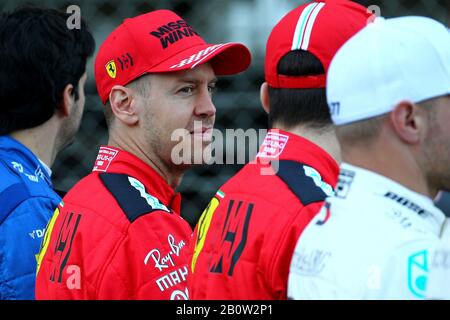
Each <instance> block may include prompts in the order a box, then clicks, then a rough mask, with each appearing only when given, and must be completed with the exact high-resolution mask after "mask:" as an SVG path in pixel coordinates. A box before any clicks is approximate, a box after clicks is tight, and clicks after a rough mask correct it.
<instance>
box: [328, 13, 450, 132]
mask: <svg viewBox="0 0 450 320" xmlns="http://www.w3.org/2000/svg"><path fill="white" fill-rule="evenodd" d="M447 94H450V32H449V29H447V27H445V26H444V25H443V24H441V23H439V22H437V21H435V20H433V19H430V18H425V17H402V18H393V19H383V18H377V19H376V20H375V22H373V23H371V24H370V25H368V26H367V27H365V28H363V29H362V30H361V31H359V32H358V33H357V34H356V35H354V36H353V37H352V38H350V40H348V41H347V42H346V43H345V44H344V45H343V46H342V47H341V48H340V49H339V50H338V52H337V53H336V55H335V57H334V58H333V60H332V61H331V65H330V68H329V70H328V75H327V100H328V105H329V107H330V112H331V117H332V119H333V122H334V123H335V124H337V125H343V124H347V123H350V122H353V121H359V120H364V119H368V118H372V117H375V116H378V115H382V114H384V113H387V112H390V111H391V110H392V109H393V108H394V107H395V105H397V104H398V103H399V102H400V101H402V100H409V101H411V102H420V101H424V100H427V99H430V98H434V97H439V96H443V95H447Z"/></svg>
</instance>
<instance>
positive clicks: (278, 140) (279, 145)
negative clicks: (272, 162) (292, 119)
mask: <svg viewBox="0 0 450 320" xmlns="http://www.w3.org/2000/svg"><path fill="white" fill-rule="evenodd" d="M288 140H289V137H288V136H286V135H284V134H279V133H275V132H269V133H268V134H267V135H266V137H265V138H264V141H263V143H262V145H261V147H260V149H259V152H258V154H257V155H256V157H263V158H278V157H279V156H280V154H281V153H282V152H283V150H284V147H285V146H286V144H287V142H288Z"/></svg>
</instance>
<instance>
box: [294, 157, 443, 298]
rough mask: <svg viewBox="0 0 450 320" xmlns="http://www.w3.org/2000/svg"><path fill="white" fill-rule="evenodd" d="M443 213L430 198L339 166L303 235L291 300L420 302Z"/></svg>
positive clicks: (424, 290)
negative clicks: (331, 191) (330, 189)
mask: <svg viewBox="0 0 450 320" xmlns="http://www.w3.org/2000/svg"><path fill="white" fill-rule="evenodd" d="M444 224H445V216H444V214H443V213H442V211H440V210H439V209H438V208H437V207H435V206H434V204H433V202H432V200H431V199H429V198H427V197H425V196H423V195H420V194H418V193H416V192H414V191H412V190H409V189H407V188H406V187H404V186H402V185H400V184H398V183H396V182H394V181H392V180H390V179H388V178H386V177H384V176H381V175H379V174H376V173H374V172H371V171H368V170H365V169H362V168H359V167H355V166H351V165H349V164H345V163H344V164H342V165H341V172H340V175H339V182H338V185H337V187H336V195H335V196H334V197H329V198H327V201H326V203H325V205H324V207H323V208H322V209H321V211H320V212H319V213H318V214H317V216H316V217H315V218H314V219H313V220H312V221H311V222H310V224H309V225H308V227H307V228H306V229H305V231H304V232H303V233H302V235H301V236H300V239H299V241H298V242H297V246H296V249H295V251H294V255H293V258H292V261H291V267H290V274H289V284H288V297H289V298H291V299H423V298H425V297H426V286H427V280H428V270H429V264H430V257H431V251H432V250H433V249H434V247H435V246H436V244H437V243H438V241H439V237H440V234H441V232H442V229H443V226H444Z"/></svg>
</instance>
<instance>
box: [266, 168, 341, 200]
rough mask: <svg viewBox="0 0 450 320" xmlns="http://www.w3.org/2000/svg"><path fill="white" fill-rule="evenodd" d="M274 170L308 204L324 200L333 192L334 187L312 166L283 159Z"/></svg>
mask: <svg viewBox="0 0 450 320" xmlns="http://www.w3.org/2000/svg"><path fill="white" fill-rule="evenodd" d="M272 167H273V168H274V171H275V173H276V175H277V176H278V178H280V179H281V180H282V181H283V182H284V183H285V184H286V185H287V187H288V188H289V189H290V190H291V192H292V193H294V194H295V195H296V196H297V198H298V199H299V200H300V202H301V203H302V204H303V205H305V206H307V205H309V204H312V203H316V202H322V201H324V200H325V198H326V197H327V196H330V195H332V194H333V187H332V186H331V185H329V184H328V183H326V182H325V181H323V179H322V177H321V175H320V173H319V172H318V171H317V170H316V169H314V168H313V167H311V166H308V165H306V164H303V163H300V162H296V161H291V160H281V161H279V162H278V163H277V166H275V167H274V165H272Z"/></svg>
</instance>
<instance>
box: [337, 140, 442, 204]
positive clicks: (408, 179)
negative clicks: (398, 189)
mask: <svg viewBox="0 0 450 320" xmlns="http://www.w3.org/2000/svg"><path fill="white" fill-rule="evenodd" d="M392 140H393V139H392V138H391V140H390V141H391V143H389V142H388V141H389V139H378V140H377V141H376V142H372V143H368V144H365V145H360V144H358V145H352V146H343V148H342V150H343V151H342V155H343V161H345V162H347V163H349V164H353V165H356V166H358V167H361V168H364V169H367V170H370V171H373V172H376V173H378V174H381V175H383V176H385V177H388V178H389V179H391V180H394V181H396V182H397V183H399V184H401V185H403V186H405V187H406V188H408V189H410V190H413V191H415V192H417V193H420V194H423V195H425V196H427V197H430V198H433V197H434V196H435V194H436V192H437V190H432V188H431V187H430V186H429V185H428V183H427V179H426V176H425V174H424V172H423V169H421V166H420V165H419V163H418V162H417V160H416V158H415V157H414V155H413V154H412V153H411V150H410V149H408V148H405V147H404V146H403V147H402V146H399V145H397V144H395V143H392ZM380 151H381V152H380Z"/></svg>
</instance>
